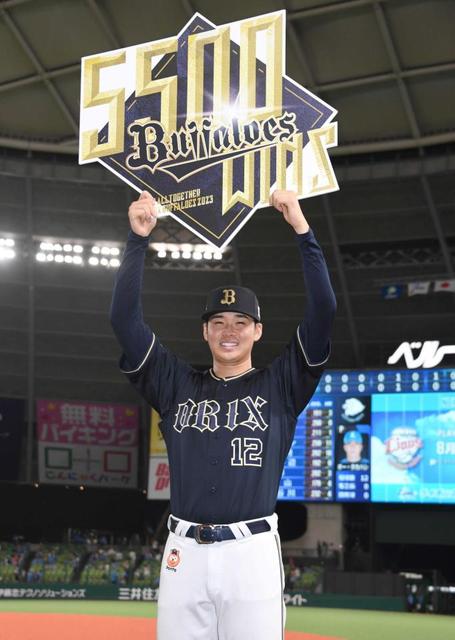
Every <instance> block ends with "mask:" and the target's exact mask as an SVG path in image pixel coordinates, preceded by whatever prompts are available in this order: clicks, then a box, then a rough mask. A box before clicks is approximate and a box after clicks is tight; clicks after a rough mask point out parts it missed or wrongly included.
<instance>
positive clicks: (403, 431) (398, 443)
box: [385, 427, 423, 469]
mask: <svg viewBox="0 0 455 640" xmlns="http://www.w3.org/2000/svg"><path fill="white" fill-rule="evenodd" d="M385 445H386V453H387V456H388V460H389V463H390V464H391V465H392V466H393V467H395V468H396V469H410V468H412V467H415V466H416V465H417V464H418V463H419V462H420V461H421V460H422V456H421V455H420V454H419V451H420V449H421V448H422V447H423V442H422V439H421V438H419V436H418V434H417V431H416V430H415V429H414V428H413V427H396V428H395V429H393V431H392V433H391V434H390V438H388V439H387V440H386V443H385Z"/></svg>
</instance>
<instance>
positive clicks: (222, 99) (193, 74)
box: [186, 26, 230, 123]
mask: <svg viewBox="0 0 455 640" xmlns="http://www.w3.org/2000/svg"><path fill="white" fill-rule="evenodd" d="M207 44H213V45H214V46H213V50H214V56H213V107H212V111H213V113H214V116H215V118H219V117H220V116H219V115H217V114H221V113H222V112H223V109H224V108H226V105H227V104H228V103H229V89H230V77H229V74H230V37H229V26H226V27H220V28H219V29H213V30H211V31H207V32H203V33H197V34H193V35H191V36H189V38H188V74H187V77H188V86H187V107H186V111H187V119H188V120H194V121H195V122H198V123H199V122H200V121H201V120H202V118H203V110H204V48H205V46H206V45H207Z"/></svg>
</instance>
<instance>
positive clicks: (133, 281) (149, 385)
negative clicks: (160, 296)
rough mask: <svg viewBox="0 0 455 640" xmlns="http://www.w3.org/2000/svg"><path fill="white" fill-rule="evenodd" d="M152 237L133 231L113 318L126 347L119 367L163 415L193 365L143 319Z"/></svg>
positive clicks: (118, 276) (118, 280) (120, 271)
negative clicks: (144, 283)
mask: <svg viewBox="0 0 455 640" xmlns="http://www.w3.org/2000/svg"><path fill="white" fill-rule="evenodd" d="M148 242H149V238H148V237H142V236H139V235H137V234H135V233H134V232H133V231H130V232H129V234H128V241H127V244H126V248H125V252H124V254H123V257H122V262H121V265H120V267H119V269H118V271H117V274H116V278H115V283H114V290H113V294H112V302H111V309H110V320H111V325H112V328H113V330H114V333H115V335H116V337H117V340H118V342H119V344H120V346H121V348H122V350H123V355H122V357H121V358H120V369H121V371H122V372H123V373H125V375H126V376H127V377H128V379H129V380H130V382H131V383H132V384H133V386H134V387H135V388H136V389H137V391H138V392H139V393H140V394H141V395H142V396H143V398H145V400H146V401H147V402H148V403H149V404H150V405H151V406H152V407H153V408H154V409H156V410H157V411H158V413H159V414H160V415H161V416H162V417H163V416H164V415H165V413H166V412H167V411H168V409H169V406H170V403H171V402H172V399H173V397H174V394H175V389H176V385H177V384H178V381H179V380H180V378H181V376H183V375H184V374H185V372H187V371H188V370H190V369H191V368H190V367H189V365H187V364H186V363H184V362H183V361H182V360H180V359H179V358H177V357H176V356H175V355H173V354H172V353H171V352H170V351H168V349H166V348H165V347H164V346H163V345H161V344H160V342H159V340H158V338H157V337H156V335H155V334H154V333H153V332H152V330H151V328H150V327H149V326H148V324H146V323H145V322H144V318H143V311H142V303H141V291H142V281H143V274H144V259H145V254H146V251H147V247H148Z"/></svg>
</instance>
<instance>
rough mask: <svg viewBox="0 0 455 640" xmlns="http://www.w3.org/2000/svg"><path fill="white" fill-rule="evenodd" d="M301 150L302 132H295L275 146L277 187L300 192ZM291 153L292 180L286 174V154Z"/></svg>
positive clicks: (301, 179) (301, 176)
mask: <svg viewBox="0 0 455 640" xmlns="http://www.w3.org/2000/svg"><path fill="white" fill-rule="evenodd" d="M302 151H303V133H296V134H295V135H293V136H292V139H291V140H286V142H280V143H279V144H278V145H277V148H276V181H277V188H278V189H292V190H293V191H297V193H302V182H303V175H302ZM288 152H290V153H291V154H292V161H291V162H292V165H293V171H292V182H290V181H289V180H288V175H287V155H288Z"/></svg>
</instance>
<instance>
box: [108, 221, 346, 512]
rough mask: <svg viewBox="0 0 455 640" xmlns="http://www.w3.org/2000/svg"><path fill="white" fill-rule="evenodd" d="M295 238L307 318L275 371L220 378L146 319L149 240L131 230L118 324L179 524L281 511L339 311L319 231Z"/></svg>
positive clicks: (117, 301)
mask: <svg viewBox="0 0 455 640" xmlns="http://www.w3.org/2000/svg"><path fill="white" fill-rule="evenodd" d="M297 241H298V246H299V249H300V252H301V256H302V265H303V273H304V278H305V283H306V291H307V295H308V297H307V301H306V309H305V319H304V321H302V323H301V324H300V325H299V327H298V328H297V329H296V331H295V334H294V336H293V337H292V338H291V340H290V342H289V344H288V345H287V347H286V349H285V350H284V351H283V353H282V354H281V355H280V356H278V357H277V358H276V359H275V360H274V361H273V362H272V363H271V364H270V365H269V366H268V367H266V368H264V369H254V368H252V369H251V370H249V371H246V372H244V373H243V374H242V375H239V376H235V377H233V378H227V379H220V378H218V377H217V376H216V375H215V374H214V372H213V370H208V371H205V372H200V371H197V370H195V369H193V368H192V367H191V366H190V365H189V364H188V363H186V362H184V361H182V360H181V359H179V358H178V357H177V356H176V355H175V354H173V353H171V352H170V351H169V350H168V349H166V347H165V346H164V345H162V344H161V343H160V341H159V339H158V337H157V336H155V335H154V334H153V332H152V331H151V329H150V327H149V326H148V325H147V324H146V323H145V322H144V320H143V317H142V306H141V301H140V292H141V287H142V277H143V263H144V255H145V251H146V248H147V246H148V238H143V237H141V236H137V235H136V234H134V233H133V232H131V231H130V234H129V237H128V243H127V247H126V250H125V253H124V256H123V259H122V264H121V267H120V268H119V270H118V273H117V277H116V283H115V286H114V294H113V299H112V307H111V322H112V326H113V328H114V331H115V333H116V335H117V338H118V340H119V342H120V344H121V345H122V347H123V350H124V354H123V356H122V358H121V361H120V367H121V369H122V371H123V372H124V373H125V374H126V375H127V377H128V378H129V380H130V381H131V383H132V384H133V385H134V386H135V388H136V389H137V390H138V391H139V393H140V394H141V395H142V396H143V397H144V398H145V399H146V400H147V402H148V403H149V404H150V405H151V406H152V407H154V408H155V409H156V410H157V411H158V413H159V414H160V416H161V419H162V422H161V430H162V433H163V436H164V439H165V442H166V445H167V450H168V455H169V462H170V476H171V510H172V513H173V514H174V515H175V516H177V517H180V518H183V519H185V520H189V521H191V522H210V523H229V522H238V521H242V520H250V519H253V518H257V517H261V516H266V515H270V514H271V513H273V510H274V507H275V501H276V496H277V492H278V486H279V481H280V477H281V473H282V469H283V465H284V461H285V458H286V455H287V453H288V451H289V448H290V446H291V444H292V440H293V437H294V430H295V425H296V420H297V417H298V415H299V414H300V413H301V411H302V410H303V409H304V407H305V406H306V404H307V403H308V401H309V399H310V398H311V396H312V394H313V393H314V390H315V389H316V386H317V384H318V381H319V378H320V376H321V374H322V371H323V367H324V365H325V363H326V360H327V357H328V353H329V332H330V328H331V325H332V321H333V317H334V312H335V306H336V303H335V298H334V295H333V290H332V288H331V285H330V280H329V277H328V273H327V268H326V265H325V261H324V258H323V255H322V252H321V249H320V247H319V245H318V244H317V242H316V240H315V238H314V235H313V233H312V232H311V231H309V232H308V233H306V234H301V235H300V236H297ZM201 311H202V309H201ZM266 321H267V320H266ZM310 363H311V364H310Z"/></svg>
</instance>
